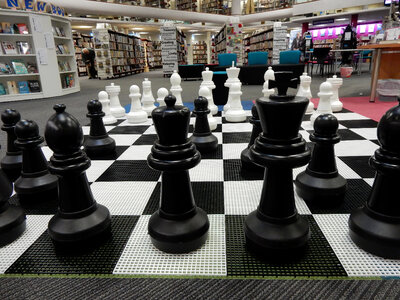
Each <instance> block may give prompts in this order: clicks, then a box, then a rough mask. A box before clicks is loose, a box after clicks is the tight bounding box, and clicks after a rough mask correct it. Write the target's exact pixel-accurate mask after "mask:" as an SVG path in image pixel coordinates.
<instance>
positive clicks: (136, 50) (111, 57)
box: [93, 29, 145, 79]
mask: <svg viewBox="0 0 400 300" xmlns="http://www.w3.org/2000/svg"><path fill="white" fill-rule="evenodd" d="M93 43H94V48H95V51H96V65H97V72H98V77H99V79H105V78H114V77H121V76H126V75H132V74H137V73H140V72H143V71H144V67H145V53H144V46H143V44H142V41H141V40H140V38H138V37H136V36H132V35H127V34H124V33H120V32H117V31H112V30H110V29H95V30H93Z"/></svg>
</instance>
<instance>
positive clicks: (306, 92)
mask: <svg viewBox="0 0 400 300" xmlns="http://www.w3.org/2000/svg"><path fill="white" fill-rule="evenodd" d="M310 86H311V77H310V76H308V75H307V73H306V72H304V73H303V75H301V76H300V87H299V90H298V91H297V94H296V96H298V97H306V98H307V99H308V100H310V102H309V103H308V106H307V110H306V114H311V113H312V112H313V111H314V103H312V102H311V98H312V95H311V88H310Z"/></svg>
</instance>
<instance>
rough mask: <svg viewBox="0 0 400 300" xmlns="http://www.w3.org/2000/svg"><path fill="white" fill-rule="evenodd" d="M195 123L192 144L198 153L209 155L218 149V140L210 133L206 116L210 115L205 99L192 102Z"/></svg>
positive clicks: (200, 97)
mask: <svg viewBox="0 0 400 300" xmlns="http://www.w3.org/2000/svg"><path fill="white" fill-rule="evenodd" d="M193 113H194V114H195V116H196V122H195V125H194V131H193V135H192V136H191V140H192V142H193V143H194V144H195V145H196V148H197V150H199V151H200V153H209V152H212V151H216V150H217V147H218V139H217V137H216V136H215V135H213V134H212V133H211V130H210V125H209V124H208V120H207V115H208V114H209V113H210V110H209V109H208V100H207V98H206V97H202V96H199V97H198V98H197V99H195V100H194V111H193Z"/></svg>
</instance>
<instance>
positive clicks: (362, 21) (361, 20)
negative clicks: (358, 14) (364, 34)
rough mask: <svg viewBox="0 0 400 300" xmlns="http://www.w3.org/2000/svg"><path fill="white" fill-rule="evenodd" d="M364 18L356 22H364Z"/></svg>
mask: <svg viewBox="0 0 400 300" xmlns="http://www.w3.org/2000/svg"><path fill="white" fill-rule="evenodd" d="M365 21H366V20H358V21H357V23H360V22H365Z"/></svg>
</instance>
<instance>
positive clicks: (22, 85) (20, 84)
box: [18, 81, 30, 94]
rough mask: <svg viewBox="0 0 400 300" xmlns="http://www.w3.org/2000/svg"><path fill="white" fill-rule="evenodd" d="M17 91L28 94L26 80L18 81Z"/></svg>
mask: <svg viewBox="0 0 400 300" xmlns="http://www.w3.org/2000/svg"><path fill="white" fill-rule="evenodd" d="M18 91H19V93H20V94H29V93H30V92H29V86H28V81H18Z"/></svg>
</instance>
